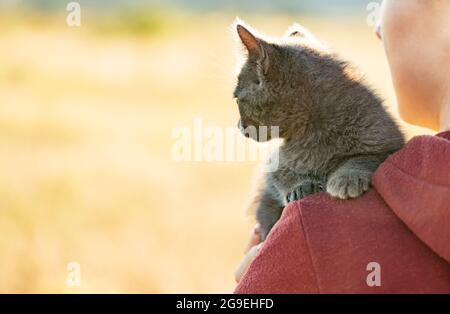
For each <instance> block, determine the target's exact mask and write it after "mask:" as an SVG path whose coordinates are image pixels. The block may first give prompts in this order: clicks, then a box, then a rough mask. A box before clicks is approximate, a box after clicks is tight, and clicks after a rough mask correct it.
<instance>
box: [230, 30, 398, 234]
mask: <svg viewBox="0 0 450 314" xmlns="http://www.w3.org/2000/svg"><path fill="white" fill-rule="evenodd" d="M236 30H237V34H238V35H239V38H240V40H241V42H242V44H243V46H244V47H245V50H246V51H247V52H248V56H247V58H246V62H245V64H244V65H243V67H242V69H241V72H240V74H239V76H238V82H237V86H236V88H235V91H234V97H235V98H236V100H237V103H238V106H239V113H240V121H239V127H240V129H241V131H242V132H243V133H244V135H246V136H247V137H251V138H253V139H254V140H256V141H265V140H270V139H271V138H273V134H268V136H267V138H265V137H262V136H258V134H256V135H255V134H253V133H254V132H248V129H249V127H251V126H252V127H253V128H255V127H256V128H258V127H260V126H278V127H279V134H278V137H280V138H282V139H283V140H284V141H283V144H282V145H281V146H280V147H279V149H278V151H277V154H278V158H279V161H278V162H279V164H278V168H277V169H276V170H275V171H272V172H268V173H267V174H266V176H265V180H264V181H265V182H264V185H263V188H262V189H261V192H260V193H259V195H258V198H257V201H256V218H257V221H258V223H259V225H260V232H261V236H262V238H263V239H264V238H265V237H266V236H267V234H268V233H269V231H270V229H271V228H272V226H273V225H274V224H275V222H276V221H277V220H278V219H279V217H280V215H281V212H282V210H283V208H284V207H285V205H286V204H287V203H289V202H292V201H295V200H298V199H301V198H303V197H305V196H307V195H310V194H313V193H316V192H320V191H326V192H328V193H329V194H330V195H332V196H334V197H337V198H339V199H348V198H355V197H358V196H360V195H361V194H363V193H364V192H365V191H367V190H368V189H369V188H370V182H371V177H372V174H373V172H374V171H375V170H376V169H377V167H378V166H379V165H380V164H381V163H382V162H383V161H384V160H385V159H386V158H387V157H388V156H389V155H390V154H392V153H394V152H395V151H397V150H399V149H400V148H401V147H402V146H403V144H404V137H403V135H402V133H401V132H400V130H399V128H398V126H397V125H396V123H395V122H394V120H393V119H392V118H391V117H390V116H389V114H388V113H387V112H386V110H385V109H384V107H383V105H382V101H381V100H380V98H379V97H377V96H376V95H375V93H374V92H373V91H372V90H371V89H370V88H369V87H367V85H366V84H365V83H364V82H363V81H362V80H361V79H360V78H357V77H356V76H355V75H354V72H353V70H352V69H351V67H350V65H349V64H348V63H347V62H344V61H342V60H340V59H339V58H338V57H336V56H335V55H334V54H332V53H330V52H329V51H328V50H327V49H326V48H325V47H324V46H323V45H322V44H321V43H320V42H319V41H318V40H317V39H316V38H315V37H314V36H313V35H312V34H311V33H310V32H308V31H307V30H306V29H305V28H303V27H301V26H300V25H294V26H293V27H291V29H290V30H289V32H288V34H287V35H286V36H285V37H284V38H283V39H282V40H280V41H279V42H277V43H273V42H268V41H266V40H263V39H262V38H259V37H257V36H255V35H254V34H253V33H252V32H250V31H249V30H248V28H246V27H244V26H243V25H242V24H241V23H237V24H236Z"/></svg>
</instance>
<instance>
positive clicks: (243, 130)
mask: <svg viewBox="0 0 450 314" xmlns="http://www.w3.org/2000/svg"><path fill="white" fill-rule="evenodd" d="M237 128H238V129H239V131H241V133H242V134H243V135H244V136H245V137H247V138H248V137H250V134H249V133H248V132H246V131H245V128H246V126H244V125H243V124H242V120H241V119H239V121H238V123H237Z"/></svg>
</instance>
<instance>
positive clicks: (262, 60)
mask: <svg viewBox="0 0 450 314" xmlns="http://www.w3.org/2000/svg"><path fill="white" fill-rule="evenodd" d="M236 30H237V33H238V35H239V38H240V39H241V42H242V44H243V45H244V46H245V48H246V49H247V51H248V56H249V58H250V59H253V60H255V61H256V62H258V63H259V64H260V65H261V66H262V68H263V71H264V73H266V72H267V69H268V67H269V55H268V49H269V44H268V43H266V42H265V41H264V40H262V39H260V38H258V37H256V36H255V35H253V34H252V33H251V32H250V31H249V30H248V29H247V28H245V27H244V26H242V24H239V23H237V24H236Z"/></svg>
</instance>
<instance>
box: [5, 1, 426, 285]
mask: <svg viewBox="0 0 450 314" xmlns="http://www.w3.org/2000/svg"><path fill="white" fill-rule="evenodd" d="M2 1H3V0H2ZM299 2H300V1H299ZM344 2H345V1H344ZM347 2H348V7H341V6H337V5H336V3H337V2H336V1H334V2H333V1H315V2H313V1H306V2H304V3H309V4H310V5H311V6H312V5H313V4H314V8H313V9H314V10H311V11H309V10H306V8H308V7H307V6H306V7H305V8H304V7H296V9H295V10H294V9H291V7H289V4H290V3H291V4H292V2H290V1H280V2H277V4H275V1H273V2H270V1H262V2H259V1H253V2H252V1H242V5H241V6H239V5H238V3H239V2H238V1H231V2H225V1H217V2H216V4H218V3H222V4H224V5H223V6H219V5H218V6H213V5H211V2H207V1H199V2H195V1H192V2H191V4H189V2H187V1H186V2H183V1H167V2H165V1H164V2H158V3H157V6H156V5H155V3H153V2H152V1H148V3H147V2H146V1H141V2H136V1H135V2H132V1H129V2H127V1H122V4H124V3H125V4H128V6H125V7H124V6H123V5H119V4H118V3H119V2H118V1H116V2H109V3H110V5H109V4H108V5H106V6H105V3H106V2H102V1H97V2H95V4H96V6H92V7H91V4H92V1H90V2H89V3H88V2H87V1H80V4H81V8H82V12H81V18H82V19H81V21H82V25H81V27H80V28H69V27H67V25H66V22H65V19H66V16H67V14H68V12H66V11H65V6H66V4H67V3H66V2H64V1H35V2H34V3H33V1H6V0H5V2H4V3H2V4H0V10H1V11H0V292H2V293H5V292H16V293H35V292H39V293H79V292H87V293H90V292H125V293H140V292H145V293H178V292H188V293H190V292H192V293H197V292H203V293H206V292H208V293H209V292H211V293H213V292H231V291H232V289H233V287H234V280H233V272H234V269H235V267H236V265H237V264H238V262H239V260H240V258H241V257H242V253H243V250H244V248H245V245H246V242H247V237H248V235H249V232H250V230H251V227H252V224H253V222H252V220H251V218H250V217H249V216H248V214H247V212H246V205H247V204H248V201H249V199H250V196H251V195H252V189H253V187H254V182H253V181H254V177H255V171H256V169H257V163H256V162H234V163H233V162H181V163H179V162H178V163H177V162H175V161H173V160H172V159H171V147H172V144H173V142H174V140H173V139H172V138H171V132H172V130H173V129H174V128H175V127H177V126H188V127H192V124H193V119H194V118H195V117H199V118H202V120H203V123H204V124H205V126H207V125H215V126H220V127H223V128H225V127H229V126H235V125H236V122H237V119H238V112H237V108H236V105H235V103H234V102H233V100H232V98H231V92H232V89H233V82H234V75H233V74H234V73H235V72H234V69H235V62H236V53H235V52H236V46H235V42H234V41H233V39H232V36H231V35H230V24H231V23H232V21H233V19H234V18H235V16H236V15H239V17H241V18H242V19H244V20H246V21H247V22H248V23H250V24H251V25H252V26H254V27H255V28H257V29H258V30H260V31H262V32H265V33H268V34H270V35H274V36H276V35H281V34H283V33H284V31H285V29H287V27H288V26H290V25H291V24H292V23H294V22H299V23H301V24H303V25H304V26H306V27H308V28H309V29H310V30H311V31H313V32H314V33H315V34H316V35H317V36H319V37H320V38H321V39H323V41H325V42H326V43H328V44H329V45H330V46H331V47H333V49H335V50H336V51H338V52H339V53H341V54H342V55H343V56H344V57H345V58H346V59H348V60H350V61H352V62H354V63H355V64H356V65H358V67H359V69H360V70H361V72H363V73H365V74H366V77H367V80H368V81H369V82H370V83H371V84H372V85H373V86H374V87H375V88H376V89H377V90H378V91H379V93H380V94H381V95H382V96H383V97H384V98H385V99H386V104H387V105H388V106H389V107H390V108H391V109H392V111H393V112H394V113H396V110H395V97H394V94H393V89H392V86H391V81H390V77H389V70H388V67H387V63H386V61H385V57H384V52H383V48H382V45H381V43H380V42H379V41H378V40H377V39H376V38H375V36H374V35H373V30H372V28H371V27H369V26H368V25H367V24H366V17H367V14H368V13H369V12H368V11H366V5H367V3H368V1H361V0H360V1H347ZM25 3H26V4H25ZM30 3H31V4H30ZM137 3H140V6H139V7H137ZM167 3H169V4H170V6H168V5H167ZM226 3H228V4H226ZM230 3H231V4H230ZM261 3H262V4H265V5H264V6H262V5H261ZM317 3H323V4H317ZM341 3H342V1H341ZM113 4H114V5H113ZM142 4H146V5H145V6H142ZM163 4H164V5H163ZM269 4H270V5H269ZM283 5H284V6H283ZM190 6H191V7H190ZM339 8H340V9H341V10H340V11H337V9H339ZM347 8H348V11H347ZM350 9H351V10H350ZM321 10H322V11H321ZM333 10H335V11H333ZM287 11H289V13H286V12H287ZM403 128H404V130H405V131H406V132H407V134H408V137H411V136H413V135H415V134H419V133H429V131H427V130H423V129H418V128H412V127H409V126H406V125H403ZM72 261H74V262H77V263H79V264H80V266H81V286H79V287H69V286H67V284H66V277H67V274H68V271H67V269H66V267H67V264H68V263H69V262H72Z"/></svg>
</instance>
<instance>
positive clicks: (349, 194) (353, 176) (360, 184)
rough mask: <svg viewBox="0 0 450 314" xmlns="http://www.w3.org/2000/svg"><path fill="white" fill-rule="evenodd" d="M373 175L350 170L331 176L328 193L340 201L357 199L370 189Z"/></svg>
mask: <svg viewBox="0 0 450 314" xmlns="http://www.w3.org/2000/svg"><path fill="white" fill-rule="evenodd" d="M371 178H372V173H370V172H367V171H360V170H349V171H347V172H344V173H343V172H340V173H338V174H336V175H331V177H330V178H329V179H328V182H327V192H328V193H329V194H330V195H331V196H334V197H337V198H340V199H348V198H355V197H358V196H360V195H361V194H363V193H364V192H365V191H367V190H369V188H370V181H371Z"/></svg>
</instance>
